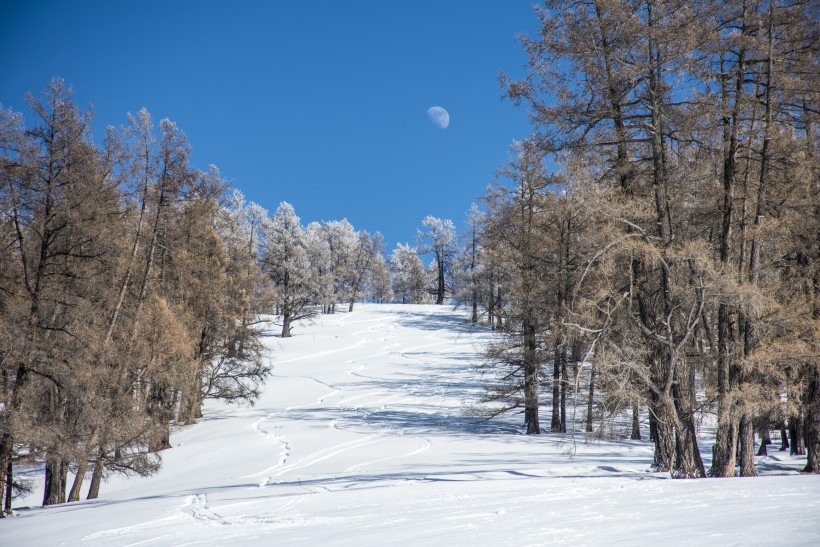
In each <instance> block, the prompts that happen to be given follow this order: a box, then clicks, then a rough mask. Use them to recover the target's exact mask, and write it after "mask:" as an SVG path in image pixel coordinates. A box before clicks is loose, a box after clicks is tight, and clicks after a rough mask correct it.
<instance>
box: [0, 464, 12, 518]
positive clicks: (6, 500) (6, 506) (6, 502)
mask: <svg viewBox="0 0 820 547" xmlns="http://www.w3.org/2000/svg"><path fill="white" fill-rule="evenodd" d="M13 486H14V464H13V463H12V461H11V460H9V464H8V467H6V495H5V496H3V497H0V499H2V500H3V508H2V510H0V518H3V517H4V516H5V515H6V514H9V515H10V514H11V493H12V492H11V491H12V488H13Z"/></svg>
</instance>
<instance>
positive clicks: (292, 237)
mask: <svg viewBox="0 0 820 547" xmlns="http://www.w3.org/2000/svg"><path fill="white" fill-rule="evenodd" d="M306 239H307V238H306V234H305V229H304V228H303V227H302V224H301V222H300V220H299V217H298V216H296V212H295V211H294V209H293V206H292V205H291V204H290V203H287V202H284V201H283V202H282V203H281V204H280V205H279V207H278V208H277V209H276V212H275V213H274V215H273V218H272V219H271V220H270V222H268V223H267V225H266V226H265V236H264V243H263V245H262V256H261V260H262V269H263V270H264V271H265V272H266V273H267V274H268V275H269V276H270V278H271V280H272V281H273V284H274V287H275V290H276V305H277V307H278V309H279V314H280V316H281V317H282V336H283V337H289V336H290V335H291V326H292V324H293V322H294V321H298V320H300V319H307V318H310V317H313V316H314V315H315V314H316V310H315V308H314V305H315V303H316V299H317V296H318V293H319V286H318V283H317V276H316V270H315V268H314V267H313V265H312V264H311V262H310V256H309V254H308V250H307V245H306Z"/></svg>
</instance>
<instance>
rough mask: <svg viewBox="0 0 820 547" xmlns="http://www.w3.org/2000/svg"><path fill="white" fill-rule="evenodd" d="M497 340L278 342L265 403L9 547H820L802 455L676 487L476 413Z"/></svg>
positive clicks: (637, 461) (393, 325) (338, 328)
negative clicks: (483, 354)
mask: <svg viewBox="0 0 820 547" xmlns="http://www.w3.org/2000/svg"><path fill="white" fill-rule="evenodd" d="M272 332H273V331H272ZM490 336H492V334H491V333H489V332H486V331H471V330H470V329H468V328H467V327H466V325H465V323H464V322H463V319H462V316H461V315H460V314H459V313H456V312H453V311H452V309H450V308H447V307H440V306H439V307H436V306H409V305H408V306H402V305H357V307H356V311H354V312H353V313H340V314H336V315H332V316H322V317H320V318H319V319H318V321H317V323H316V324H314V325H304V326H298V325H297V326H296V327H295V329H294V337H293V338H291V339H281V338H279V337H278V336H273V335H271V336H270V337H268V338H267V339H266V340H267V343H268V344H269V346H270V349H271V356H272V359H273V363H274V367H275V368H274V376H273V377H272V378H271V379H270V380H269V381H268V384H267V386H266V388H265V392H264V393H263V395H262V397H261V399H260V400H259V401H258V402H257V404H256V406H255V407H253V408H248V407H236V406H228V405H224V404H208V405H206V408H205V417H204V418H203V419H202V420H200V422H199V423H198V424H197V425H195V426H192V427H189V428H185V429H182V430H179V431H177V432H176V433H175V434H174V435H173V437H172V445H173V448H172V449H170V450H167V451H165V452H164V454H163V460H164V465H163V469H162V471H161V472H160V473H158V474H157V475H155V476H153V477H150V478H146V479H138V478H133V479H124V478H121V477H113V478H112V479H110V480H109V481H108V482H107V483H105V484H104V485H103V489H102V493H101V499H99V500H95V501H94V502H79V503H74V504H69V505H60V506H52V507H49V508H46V509H41V508H31V509H18V510H17V511H16V514H17V516H15V517H13V518H9V519H6V520H5V521H3V522H0V544H3V545H26V546H34V545H61V544H65V545H229V544H237V545H238V544H241V545H248V544H258V545H312V546H316V545H547V544H569V545H582V544H583V545H586V544H599V545H624V544H629V545H635V544H644V545H670V544H674V545H678V544H681V545H685V544H711V545H735V544H782V543H787V544H789V545H818V544H820V476H800V475H798V474H797V473H796V472H795V470H796V469H797V468H799V466H800V465H801V464H804V462H805V460H804V459H803V460H802V461H798V460H791V459H789V458H788V456H781V454H780V453H776V452H773V453H772V454H773V455H771V456H769V457H768V458H767V459H766V461H764V462H760V466H759V471H760V472H761V475H762V476H761V477H759V478H756V479H704V480H689V481H676V480H671V479H669V478H668V474H666V473H662V474H653V473H649V472H647V468H648V467H649V463H650V462H651V458H652V446H651V444H650V443H648V442H646V441H620V442H597V441H590V442H586V441H585V440H584V438H583V436H580V437H579V438H578V439H576V441H577V444H574V442H573V439H572V438H571V436H570V435H556V434H549V433H548V434H544V435H541V436H526V435H522V434H521V433H520V428H519V426H520V421H521V417H520V416H508V417H503V418H500V419H497V420H492V421H489V422H487V421H482V420H481V419H478V418H473V417H468V416H467V415H466V414H465V412H464V408H465V405H469V404H471V403H475V402H476V400H477V399H478V397H479V396H480V394H481V389H482V388H481V378H480V376H478V375H477V374H476V373H475V372H474V371H473V370H472V367H471V365H472V364H473V363H475V362H477V360H478V352H479V350H480V346H481V343H482V341H484V340H487V339H488V337H490ZM545 410H546V409H545ZM703 446H704V447H706V446H708V445H707V444H706V443H704V445H703ZM573 448H575V449H576V450H577V453H576V455H575V457H574V458H570V457H569V453H570V452H571V451H572V449H573ZM781 460H782V461H781ZM707 466H708V462H707ZM40 495H41V490H35V494H34V495H32V496H31V497H30V498H28V499H27V500H23V502H22V503H20V502H18V503H17V504H15V506H16V507H18V508H19V507H20V506H21V505H25V504H29V505H31V506H36V505H38V504H39V499H38V498H39V496H40Z"/></svg>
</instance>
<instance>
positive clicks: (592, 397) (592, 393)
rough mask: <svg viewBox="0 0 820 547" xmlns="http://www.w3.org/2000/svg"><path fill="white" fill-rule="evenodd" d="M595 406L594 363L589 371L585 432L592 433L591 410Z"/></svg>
mask: <svg viewBox="0 0 820 547" xmlns="http://www.w3.org/2000/svg"><path fill="white" fill-rule="evenodd" d="M594 404H595V363H594V362H593V363H592V364H591V367H590V369H589V396H588V397H587V427H586V432H587V433H592V410H593V408H594V406H593V405H594Z"/></svg>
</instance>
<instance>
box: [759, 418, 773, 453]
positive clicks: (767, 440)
mask: <svg viewBox="0 0 820 547" xmlns="http://www.w3.org/2000/svg"><path fill="white" fill-rule="evenodd" d="M758 432H759V434H760V448H758V449H757V455H758V456H768V455H769V452H768V450H767V449H766V447H767V446H768V445H770V444H772V439H771V437H769V427H768V425H767V424H763V425H761V426H760V429H759V431H758Z"/></svg>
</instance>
